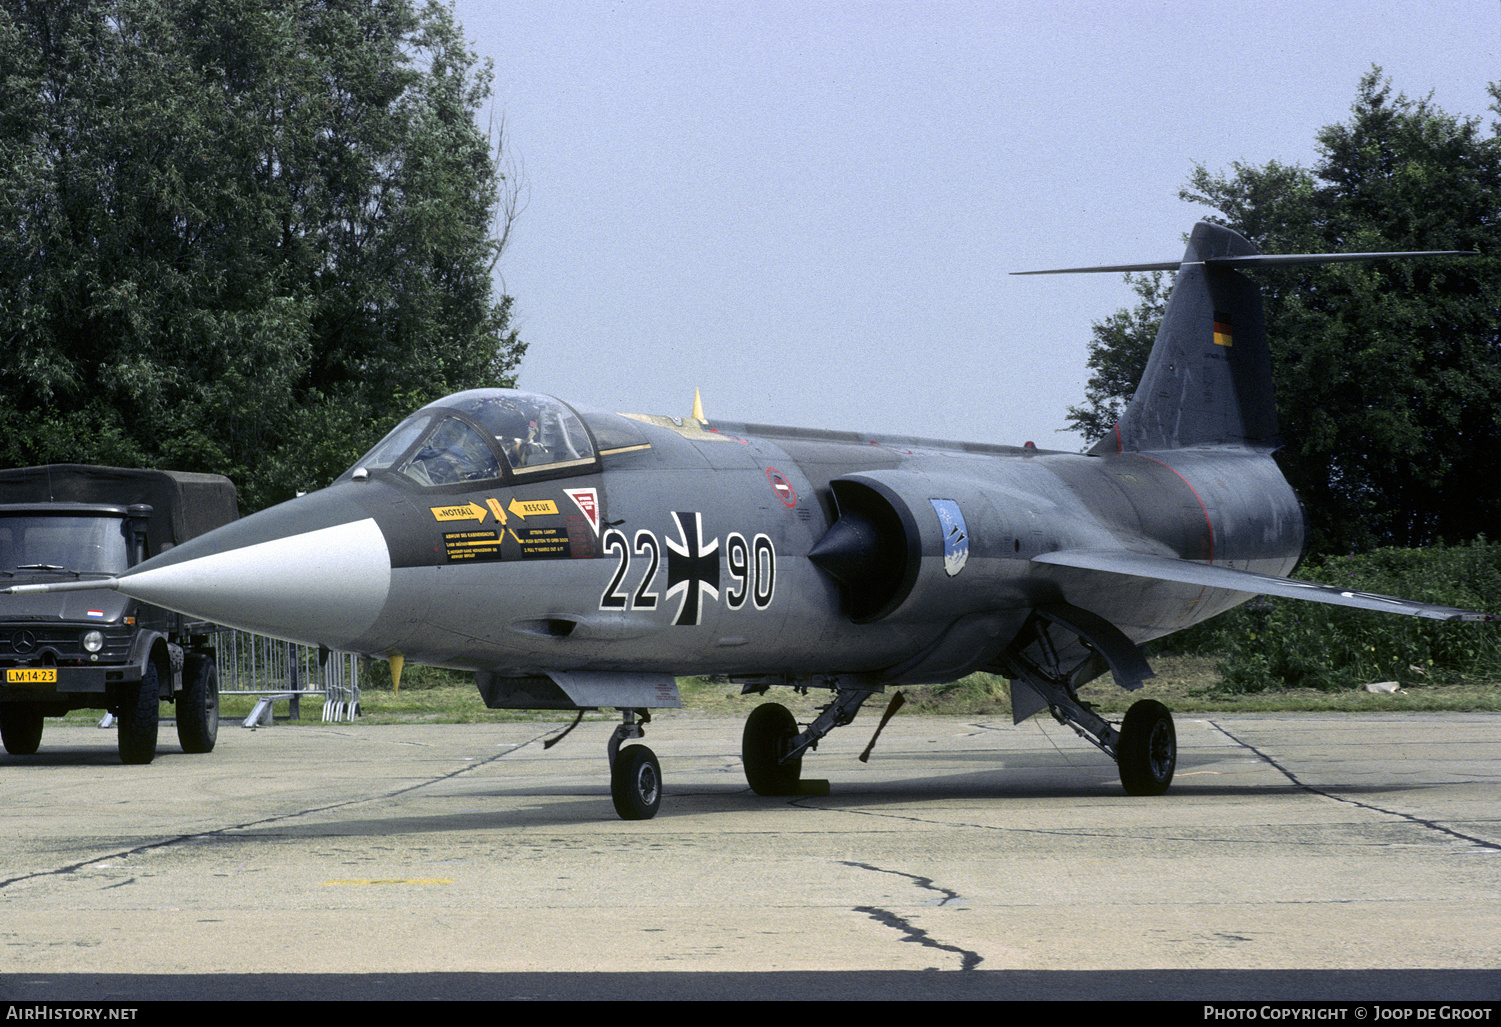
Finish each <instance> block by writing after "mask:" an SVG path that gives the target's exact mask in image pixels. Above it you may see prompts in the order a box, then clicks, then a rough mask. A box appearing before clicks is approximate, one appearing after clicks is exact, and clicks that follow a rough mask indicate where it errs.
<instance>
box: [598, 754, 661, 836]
mask: <svg viewBox="0 0 1501 1027" xmlns="http://www.w3.org/2000/svg"><path fill="white" fill-rule="evenodd" d="M610 798H611V799H614V800H615V812H616V813H619V814H620V819H621V820H650V819H651V818H652V817H654V816H656V815H657V810H658V809H659V808H660V807H661V805H662V765H661V764H660V763H658V762H657V754H656V753H654V752H652V751H651V750H650V749H648V748H647V747H646V746H644V745H628V746H626V747H625V748H624V749H621V750H620V751H619V752H617V753H616V754H615V765H614V766H613V767H611V768H610Z"/></svg>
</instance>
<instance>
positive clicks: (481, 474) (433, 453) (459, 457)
mask: <svg viewBox="0 0 1501 1027" xmlns="http://www.w3.org/2000/svg"><path fill="white" fill-rule="evenodd" d="M598 467H599V454H598V453H596V452H595V449H594V443H593V442H592V441H591V439H590V437H589V432H588V431H587V430H585V428H584V424H583V422H582V421H581V420H580V419H579V416H578V414H576V413H575V412H574V411H573V409H572V408H571V407H569V406H568V405H566V404H565V403H563V402H561V401H559V400H556V399H553V398H552V397H551V396H542V395H538V394H536V393H531V392H517V391H515V390H513V389H474V390H471V391H469V392H460V393H457V394H455V395H452V396H447V397H445V398H443V399H440V400H438V401H437V402H436V403H429V404H428V405H427V406H425V407H423V408H422V409H421V410H418V411H417V412H416V413H414V414H412V415H411V416H410V417H408V418H407V419H406V420H404V421H402V422H401V423H400V424H398V425H397V426H396V428H395V429H394V430H393V431H392V432H391V433H390V434H389V435H387V436H386V437H385V438H384V439H382V440H381V441H380V443H379V444H378V445H377V446H376V447H375V448H374V449H372V450H371V451H370V452H368V453H366V454H365V455H364V456H363V457H361V458H360V460H359V462H358V463H356V464H355V465H354V466H353V467H352V468H350V469H349V470H348V471H347V472H345V474H344V475H343V477H344V478H346V479H348V478H354V479H361V478H366V477H369V476H370V475H371V474H374V473H376V472H378V471H394V472H395V473H396V474H399V475H401V476H403V477H405V478H407V479H409V480H411V481H413V482H415V483H416V484H418V485H422V486H437V485H458V484H463V483H465V482H475V481H488V480H493V479H497V478H533V477H553V476H555V475H559V474H580V473H587V472H588V471H591V470H597V469H598Z"/></svg>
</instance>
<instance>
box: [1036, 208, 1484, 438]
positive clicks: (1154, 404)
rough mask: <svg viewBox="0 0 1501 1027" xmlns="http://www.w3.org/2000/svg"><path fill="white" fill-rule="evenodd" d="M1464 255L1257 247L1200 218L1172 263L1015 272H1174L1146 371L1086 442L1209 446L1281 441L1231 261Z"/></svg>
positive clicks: (1247, 296) (1254, 328)
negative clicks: (1100, 432) (1104, 430)
mask: <svg viewBox="0 0 1501 1027" xmlns="http://www.w3.org/2000/svg"><path fill="white" fill-rule="evenodd" d="M1468 255H1470V254H1469V251H1461V250H1424V251H1418V252H1403V253H1297V254H1261V253H1258V252H1257V250H1256V247H1254V246H1252V245H1251V244H1250V243H1249V242H1247V241H1246V240H1245V239H1244V238H1243V237H1241V236H1240V235H1238V234H1236V233H1235V232H1232V231H1231V230H1230V229H1228V228H1225V227H1224V226H1223V225H1215V224H1210V223H1209V222H1207V221H1201V222H1199V223H1198V224H1197V225H1195V226H1194V230H1193V234H1192V235H1191V236H1190V237H1189V240H1188V250H1187V252H1185V253H1184V254H1183V260H1182V261H1181V262H1180V263H1176V264H1174V263H1162V264H1132V265H1117V266H1113V267H1089V268H1062V269H1059V270H1057V271H1027V272H1022V273H1023V274H1065V273H1074V272H1087V271H1177V272H1178V279H1177V281H1176V282H1175V283H1174V284H1173V291H1172V293H1171V294H1170V295H1169V296H1168V301H1167V309H1166V310H1165V311H1164V312H1163V316H1162V327H1161V328H1159V329H1158V331H1157V339H1156V341H1155V342H1154V343H1153V344H1152V354H1151V356H1150V357H1149V358H1148V359H1147V369H1146V372H1145V373H1144V374H1143V375H1142V378H1141V382H1140V383H1139V384H1138V385H1137V387H1136V393H1135V395H1133V396H1132V397H1131V402H1130V403H1129V404H1128V405H1127V407H1126V412H1125V414H1123V415H1122V416H1121V419H1120V421H1119V423H1117V424H1116V426H1115V429H1114V430H1113V431H1112V432H1111V433H1110V434H1109V435H1107V436H1105V437H1104V438H1103V439H1101V440H1100V441H1099V442H1097V443H1095V445H1094V447H1093V448H1091V449H1090V450H1089V452H1090V453H1091V454H1092V455H1095V456H1101V455H1104V454H1107V453H1117V452H1140V451H1148V450H1163V449H1184V448H1187V447H1189V446H1215V445H1220V446H1245V447H1248V448H1253V449H1267V450H1270V449H1275V448H1277V446H1279V445H1280V444H1281V440H1280V438H1279V437H1278V434H1277V411H1276V407H1275V404H1274V403H1273V400H1272V366H1271V358H1270V355H1269V353H1268V350H1267V339H1266V323H1265V321H1264V320H1263V318H1262V313H1261V290H1260V288H1259V287H1258V286H1257V285H1256V284H1255V283H1254V282H1252V281H1251V280H1250V279H1248V278H1245V277H1244V276H1242V275H1241V274H1239V273H1238V272H1237V271H1236V268H1240V267H1255V266H1258V265H1260V266H1267V265H1290V264H1330V263H1338V262H1343V261H1351V260H1376V259H1379V258H1383V257H1420V256H1468Z"/></svg>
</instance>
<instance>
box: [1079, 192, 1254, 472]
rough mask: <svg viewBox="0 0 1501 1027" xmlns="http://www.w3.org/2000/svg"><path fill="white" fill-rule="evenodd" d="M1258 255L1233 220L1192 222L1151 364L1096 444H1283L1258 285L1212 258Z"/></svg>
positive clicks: (1099, 447)
mask: <svg viewBox="0 0 1501 1027" xmlns="http://www.w3.org/2000/svg"><path fill="white" fill-rule="evenodd" d="M1255 254H1256V248H1255V247H1254V246H1252V245H1251V244H1250V243H1249V242H1247V241H1246V240H1245V239H1243V238H1242V237H1241V236H1239V235H1237V234H1236V233H1234V232H1232V231H1230V229H1228V228H1223V227H1221V226H1219V225H1212V224H1209V223H1208V222H1204V221H1201V222H1199V223H1198V224H1197V225H1195V226H1194V230H1193V235H1192V236H1190V237H1189V240H1188V252H1186V253H1184V254H1183V262H1182V263H1181V264H1180V265H1179V266H1178V279H1177V281H1176V282H1174V283H1173V291H1172V293H1171V294H1170V295H1169V296H1168V301H1167V309H1166V310H1165V311H1164V312H1163V315H1162V327H1160V328H1159V329H1158V330H1157V340H1156V342H1154V343H1153V344H1152V355H1151V356H1150V357H1149V358H1148V359H1147V369H1146V372H1145V373H1144V374H1143V375H1142V377H1141V382H1140V383H1139V384H1138V385H1137V386H1136V393H1135V395H1133V396H1132V397H1131V402H1130V404H1129V405H1128V406H1127V407H1126V412H1125V414H1123V415H1122V416H1121V419H1120V421H1119V423H1117V424H1116V426H1115V430H1114V431H1113V432H1111V434H1110V435H1107V436H1106V437H1105V438H1103V439H1101V440H1100V441H1099V442H1098V443H1096V444H1095V446H1094V448H1093V449H1092V450H1091V451H1090V452H1092V453H1096V454H1103V453H1109V452H1118V451H1126V452H1136V451H1141V450H1154V449H1182V448H1184V447H1187V446H1206V445H1243V446H1249V447H1253V448H1264V449H1275V448H1276V447H1277V446H1279V445H1281V439H1280V438H1279V437H1278V435H1277V409H1276V405H1275V404H1274V402H1273V400H1272V364H1271V357H1270V355H1269V354H1268V352H1267V341H1266V322H1265V321H1264V320H1263V318H1262V315H1261V290H1260V288H1258V287H1257V285H1256V283H1254V282H1252V281H1251V280H1250V279H1248V278H1246V277H1245V276H1243V275H1241V274H1238V273H1237V272H1235V271H1232V270H1230V269H1229V268H1224V267H1216V266H1214V265H1212V264H1210V263H1207V262H1208V261H1209V260H1211V259H1213V258H1215V257H1245V256H1252V255H1255Z"/></svg>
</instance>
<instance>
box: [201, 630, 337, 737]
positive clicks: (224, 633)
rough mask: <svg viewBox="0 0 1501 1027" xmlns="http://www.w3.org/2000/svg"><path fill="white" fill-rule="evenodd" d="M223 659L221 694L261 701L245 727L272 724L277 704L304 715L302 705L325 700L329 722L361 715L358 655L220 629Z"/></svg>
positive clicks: (216, 644) (216, 639)
mask: <svg viewBox="0 0 1501 1027" xmlns="http://www.w3.org/2000/svg"><path fill="white" fill-rule="evenodd" d="M214 649H215V652H216V653H217V654H218V671H219V694H220V695H254V696H259V697H260V698H259V699H258V700H257V702H256V704H255V709H254V710H252V711H251V713H250V716H248V717H246V718H245V727H255V726H256V725H258V724H270V723H271V721H272V718H273V716H274V709H275V704H276V703H278V702H282V701H285V702H287V703H288V704H289V707H290V709H289V711H288V712H289V715H290V716H291V717H292V718H294V719H295V718H296V717H298V716H299V715H300V712H301V700H302V699H304V698H308V699H310V698H312V697H314V696H319V695H321V696H322V697H323V719H324V720H325V721H353V720H354V718H355V717H356V716H357V715H358V713H359V704H360V661H359V657H358V656H356V655H355V654H354V653H336V652H331V651H329V650H327V649H318V648H316V647H313V646H306V645H297V644H296V643H293V642H283V641H280V640H279V639H275V638H267V637H266V636H265V635H252V634H250V633H248V632H245V631H233V630H230V629H228V628H223V629H220V630H219V631H217V632H215V634H214Z"/></svg>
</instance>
